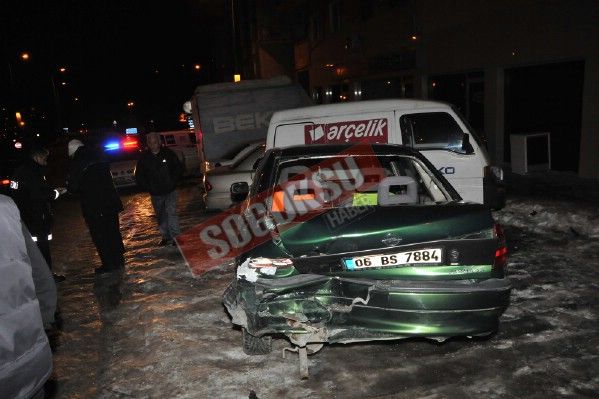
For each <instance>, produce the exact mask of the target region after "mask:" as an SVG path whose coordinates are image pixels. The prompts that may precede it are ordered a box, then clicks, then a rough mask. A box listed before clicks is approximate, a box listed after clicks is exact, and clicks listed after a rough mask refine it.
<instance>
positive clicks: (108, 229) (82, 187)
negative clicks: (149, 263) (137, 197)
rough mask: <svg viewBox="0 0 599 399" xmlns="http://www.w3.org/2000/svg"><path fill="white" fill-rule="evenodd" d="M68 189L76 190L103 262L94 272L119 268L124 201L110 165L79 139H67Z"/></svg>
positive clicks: (105, 271) (121, 261) (98, 272)
mask: <svg viewBox="0 0 599 399" xmlns="http://www.w3.org/2000/svg"><path fill="white" fill-rule="evenodd" d="M69 157H71V164H70V167H69V176H68V178H67V188H68V190H69V192H72V193H75V194H79V197H80V199H81V211H82V213H83V218H84V219H85V223H86V224H87V227H88V229H89V233H90V235H91V237H92V241H93V242H94V245H95V246H96V249H97V250H98V255H100V260H101V261H102V266H101V267H99V268H97V269H96V274H103V273H109V272H113V271H116V270H119V269H122V268H123V267H124V265H125V257H124V253H125V247H124V246H123V238H122V237H121V230H120V226H119V212H121V211H122V210H123V203H122V202H121V198H120V197H119V194H118V193H117V192H116V189H115V188H114V184H113V182H112V176H111V175H110V165H109V164H108V162H106V161H104V160H102V159H101V158H100V156H99V155H98V154H97V153H96V152H94V151H93V150H92V149H90V148H88V147H86V146H84V145H83V143H82V142H81V141H79V140H71V141H69Z"/></svg>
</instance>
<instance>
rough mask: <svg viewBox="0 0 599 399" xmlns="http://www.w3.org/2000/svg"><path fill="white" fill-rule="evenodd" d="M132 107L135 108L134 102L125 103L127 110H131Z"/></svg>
mask: <svg viewBox="0 0 599 399" xmlns="http://www.w3.org/2000/svg"><path fill="white" fill-rule="evenodd" d="M134 106H135V102H133V101H129V102H128V103H127V107H129V108H133V107H134Z"/></svg>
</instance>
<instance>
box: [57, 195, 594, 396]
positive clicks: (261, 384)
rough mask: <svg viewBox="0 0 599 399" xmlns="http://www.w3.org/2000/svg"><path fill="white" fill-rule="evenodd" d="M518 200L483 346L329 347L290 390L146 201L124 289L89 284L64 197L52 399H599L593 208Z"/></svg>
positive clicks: (131, 200) (85, 243)
mask: <svg viewBox="0 0 599 399" xmlns="http://www.w3.org/2000/svg"><path fill="white" fill-rule="evenodd" d="M545 197H546V196H545V195H541V196H539V197H538V198H537V197H535V196H534V195H526V196H520V197H519V196H518V195H513V196H512V199H511V200H510V201H509V202H508V206H507V207H506V208H505V209H504V210H502V211H500V212H497V213H496V217H497V218H498V219H499V220H500V221H501V222H502V223H503V224H504V225H505V226H506V233H507V236H508V240H509V247H510V261H509V276H510V278H511V280H512V282H513V285H514V290H513V292H512V304H511V306H510V307H509V309H508V310H507V312H506V313H505V315H504V316H503V317H502V320H501V326H500V330H499V332H498V333H497V334H496V335H494V336H492V337H490V338H489V339H475V340H468V339H466V338H464V339H454V340H450V341H448V342H445V343H444V344H438V343H434V342H431V341H427V340H406V341H394V342H383V343H376V344H354V345H333V346H325V348H324V349H323V350H322V351H321V352H319V353H318V354H316V355H314V356H311V357H310V374H311V378H310V379H309V380H307V381H301V380H300V379H299V378H298V361H297V356H296V355H293V354H292V355H291V356H290V357H289V356H288V359H286V360H285V359H283V358H282V357H281V350H282V348H283V347H285V346H287V343H286V341H283V340H277V341H275V350H274V351H273V352H272V353H271V354H269V355H266V356H252V357H250V356H246V355H245V354H244V353H243V351H242V349H241V332H240V331H239V330H236V329H234V328H232V325H231V324H230V322H229V317H228V316H227V314H226V313H225V310H224V308H223V306H222V305H221V294H222V292H223V290H224V289H225V287H226V285H227V284H228V282H229V281H230V280H231V278H232V277H233V270H231V268H230V267H228V268H227V267H223V268H221V269H220V270H216V271H214V272H212V273H209V274H208V275H206V276H205V277H204V278H201V279H194V278H192V277H191V275H190V273H189V271H188V270H187V268H186V266H185V265H184V263H183V261H182V258H181V257H180V255H179V254H178V251H177V249H175V248H159V247H157V246H156V243H157V242H158V241H159V236H158V234H157V231H156V229H155V224H154V223H155V222H154V219H153V212H152V209H151V205H150V201H149V198H148V197H147V196H146V195H144V194H140V193H134V194H126V195H123V202H124V204H125V211H124V212H123V213H122V214H121V226H122V232H123V237H124V240H125V247H126V248H127V254H126V257H127V267H126V273H125V275H124V276H123V278H122V280H121V279H119V278H113V279H106V278H103V279H96V278H95V277H94V274H93V269H94V267H97V266H99V264H98V258H97V255H96V254H95V250H94V248H93V245H92V243H91V240H90V238H89V234H88V232H87V229H86V228H85V226H84V223H83V220H82V219H81V217H80V212H79V208H78V204H76V203H75V201H73V200H71V199H66V200H65V201H62V202H59V203H58V206H57V209H56V229H55V232H54V237H55V241H54V242H53V251H54V259H55V260H56V262H55V263H56V268H57V269H59V270H63V271H64V272H65V274H66V275H67V281H66V282H64V283H62V284H60V286H59V292H60V297H59V304H60V308H61V311H62V319H63V321H62V327H61V330H59V331H58V332H56V333H54V334H53V335H52V341H53V346H54V349H55V352H54V356H55V357H54V359H55V361H54V365H55V368H54V374H53V377H52V381H51V383H50V384H49V387H50V388H51V389H52V390H53V394H52V395H53V396H54V397H60V398H63V397H65V398H91V397H99V398H130V397H134V398H164V397H168V398H248V397H249V395H250V391H252V390H253V391H255V393H256V397H258V398H307V397H310V398H366V397H377V398H380V397H383V398H387V397H389V398H420V397H426V398H446V397H450V398H469V397H471V398H502V397H531V398H552V397H577V398H578V397H593V396H594V397H597V395H598V393H599V350H598V347H599V334H598V332H599V324H598V305H597V297H598V293H599V278H598V274H599V273H598V270H599V229H598V227H597V226H599V224H598V222H599V209H597V207H596V202H595V203H591V202H581V201H579V202H576V203H568V201H570V200H569V199H568V200H565V199H559V200H548V199H543V198H545ZM198 204H199V196H198V192H197V189H196V188H195V187H194V186H193V185H191V184H189V185H187V186H185V187H183V188H181V189H180V200H179V211H180V215H181V221H182V225H183V227H184V228H185V227H190V226H192V225H194V224H196V223H198V222H199V221H201V220H202V217H203V215H202V213H201V212H200V211H199V206H198Z"/></svg>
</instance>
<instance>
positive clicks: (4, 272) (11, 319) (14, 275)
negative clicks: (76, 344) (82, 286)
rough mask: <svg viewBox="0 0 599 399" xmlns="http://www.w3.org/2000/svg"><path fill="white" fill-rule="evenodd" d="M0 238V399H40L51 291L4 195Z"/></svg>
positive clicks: (47, 370)
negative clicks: (32, 398) (45, 325)
mask: <svg viewBox="0 0 599 399" xmlns="http://www.w3.org/2000/svg"><path fill="white" fill-rule="evenodd" d="M0 237H2V239H1V240H0V276H2V278H1V279H0V337H1V339H0V398H19V399H21V398H22V399H29V398H31V397H36V398H37V397H42V398H43V396H44V393H43V387H44V383H45V382H46V380H47V379H48V378H49V377H50V374H51V372H52V352H51V351H50V345H49V343H48V338H47V337H46V334H45V332H44V324H49V323H51V322H52V321H53V318H54V311H55V309H56V286H55V285H54V281H52V277H51V275H50V270H49V268H48V266H46V262H45V261H44V258H43V257H42V255H41V254H40V251H39V249H38V248H37V246H36V245H35V244H34V243H33V241H32V239H31V236H29V234H28V232H27V229H26V228H25V227H24V225H23V224H22V222H21V220H20V217H19V211H18V209H17V207H16V206H15V204H14V202H13V201H12V200H11V199H10V198H9V197H7V196H4V195H0ZM36 293H37V296H36Z"/></svg>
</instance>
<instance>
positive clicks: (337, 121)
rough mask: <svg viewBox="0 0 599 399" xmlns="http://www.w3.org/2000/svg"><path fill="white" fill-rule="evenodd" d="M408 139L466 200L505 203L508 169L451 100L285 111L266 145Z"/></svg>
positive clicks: (278, 114) (493, 205) (361, 103)
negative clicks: (494, 163)
mask: <svg viewBox="0 0 599 399" xmlns="http://www.w3.org/2000/svg"><path fill="white" fill-rule="evenodd" d="M351 142H355V143H358V142H366V143H390V144H402V145H406V146H410V147H413V148H415V149H417V150H418V151H420V152H421V153H422V154H423V155H424V156H425V157H426V158H427V159H428V160H429V161H431V163H432V164H433V165H434V166H435V167H436V168H437V169H438V170H439V171H440V172H441V173H442V174H443V175H445V177H446V178H447V180H449V182H450V183H451V184H452V185H453V187H454V188H455V189H456V190H457V191H458V193H459V194H460V195H461V197H462V198H463V199H464V200H466V201H471V202H477V203H484V204H487V205H488V206H490V207H491V208H493V209H500V208H502V207H503V206H504V204H505V188H504V185H503V171H502V170H501V168H499V167H494V166H491V165H490V161H489V156H488V155H487V152H486V150H485V148H484V146H483V144H482V142H481V140H480V139H479V138H478V137H477V136H476V134H475V133H474V131H473V130H472V128H471V127H470V126H469V125H468V123H467V122H466V121H465V120H464V119H463V118H462V117H460V115H459V114H458V113H457V112H456V111H455V110H454V109H453V108H452V107H451V106H450V105H448V104H446V103H441V102H435V101H424V100H372V101H359V102H350V103H340V104H327V105H318V106H312V107H305V108H296V109H290V110H285V111H279V112H276V113H274V114H273V116H272V118H271V120H270V125H269V128H268V136H267V140H266V149H267V150H268V149H271V148H281V147H288V146H292V145H305V144H333V143H351Z"/></svg>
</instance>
